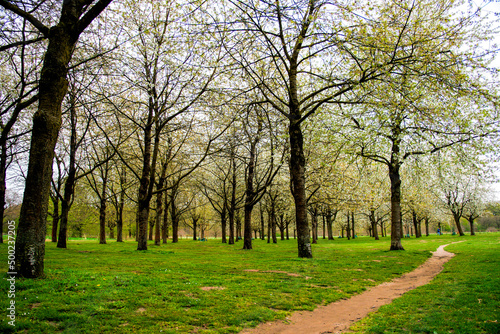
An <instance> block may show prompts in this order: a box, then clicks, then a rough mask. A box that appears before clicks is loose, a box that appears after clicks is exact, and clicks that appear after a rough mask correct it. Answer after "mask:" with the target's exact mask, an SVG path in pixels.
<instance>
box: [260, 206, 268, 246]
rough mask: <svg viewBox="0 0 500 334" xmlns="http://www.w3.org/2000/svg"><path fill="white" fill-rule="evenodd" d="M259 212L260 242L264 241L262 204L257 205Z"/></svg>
mask: <svg viewBox="0 0 500 334" xmlns="http://www.w3.org/2000/svg"><path fill="white" fill-rule="evenodd" d="M259 209H260V210H259V211H260V240H265V238H266V236H265V226H264V211H263V210H262V204H260V205H259Z"/></svg>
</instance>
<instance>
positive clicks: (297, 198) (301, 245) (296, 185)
mask: <svg viewBox="0 0 500 334" xmlns="http://www.w3.org/2000/svg"><path fill="white" fill-rule="evenodd" d="M295 88H296V87H295ZM291 114H292V115H295V116H299V115H300V113H299V112H298V110H296V111H295V112H291ZM288 134H289V140H290V180H291V183H292V195H293V199H294V202H295V223H296V226H297V247H298V255H299V257H300V258H312V248H311V237H310V231H309V224H308V221H307V197H306V180H305V165H306V160H305V157H304V142H303V135H302V130H301V128H300V123H299V122H298V121H297V120H295V119H291V120H290V124H289V127H288Z"/></svg>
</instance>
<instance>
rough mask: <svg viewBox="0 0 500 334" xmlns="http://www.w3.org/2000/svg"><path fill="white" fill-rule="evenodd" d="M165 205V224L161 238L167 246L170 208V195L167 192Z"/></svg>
mask: <svg viewBox="0 0 500 334" xmlns="http://www.w3.org/2000/svg"><path fill="white" fill-rule="evenodd" d="M163 204H164V206H165V212H164V213H163V224H162V227H161V238H162V239H163V240H162V242H163V243H164V244H166V243H167V239H168V208H169V202H168V193H167V192H165V202H164V203H163Z"/></svg>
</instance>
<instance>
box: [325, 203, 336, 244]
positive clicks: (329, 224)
mask: <svg viewBox="0 0 500 334" xmlns="http://www.w3.org/2000/svg"><path fill="white" fill-rule="evenodd" d="M336 215H337V212H335V215H334V214H333V212H332V209H331V208H330V207H328V209H327V210H326V228H327V231H328V240H334V238H333V221H334V220H335V216H336ZM332 218H333V219H332Z"/></svg>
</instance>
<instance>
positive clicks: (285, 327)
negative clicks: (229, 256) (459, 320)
mask: <svg viewBox="0 0 500 334" xmlns="http://www.w3.org/2000/svg"><path fill="white" fill-rule="evenodd" d="M446 246H448V245H442V246H439V248H438V249H437V250H436V251H435V252H433V253H432V257H431V258H429V259H428V260H427V261H426V262H425V263H424V264H422V265H421V266H420V267H418V268H417V269H415V270H414V271H412V272H409V273H407V274H405V275H403V276H401V277H398V278H395V279H394V280H392V281H391V282H387V283H382V284H380V285H377V286H375V287H373V288H371V289H369V290H367V291H365V292H363V293H362V294H359V295H356V296H353V297H351V298H350V299H344V300H339V301H337V302H335V303H331V304H329V305H326V306H319V307H317V308H316V309H315V310H314V311H300V312H295V313H293V314H292V315H291V316H289V317H287V320H286V323H285V321H274V322H268V323H263V324H260V325H259V326H257V327H256V328H253V329H248V330H244V331H243V332H241V333H240V334H277V333H281V334H296V333H304V334H306V333H307V334H326V333H344V332H345V331H346V330H347V329H348V328H349V327H350V326H351V324H352V323H354V322H355V321H358V320H360V319H362V318H364V317H366V316H367V315H368V313H371V312H374V311H376V310H378V308H379V307H380V306H382V305H385V304H389V303H390V302H391V301H392V300H393V299H396V298H398V297H400V296H401V295H402V294H403V293H405V292H407V291H410V290H413V289H415V288H417V287H419V286H422V285H425V284H427V283H429V282H430V281H431V280H432V279H433V278H434V277H435V276H436V275H437V274H439V273H440V272H441V271H442V270H443V264H444V263H446V262H447V261H448V260H449V259H451V258H452V257H453V256H454V255H455V254H453V253H450V252H447V251H445V250H444V247H446Z"/></svg>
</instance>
